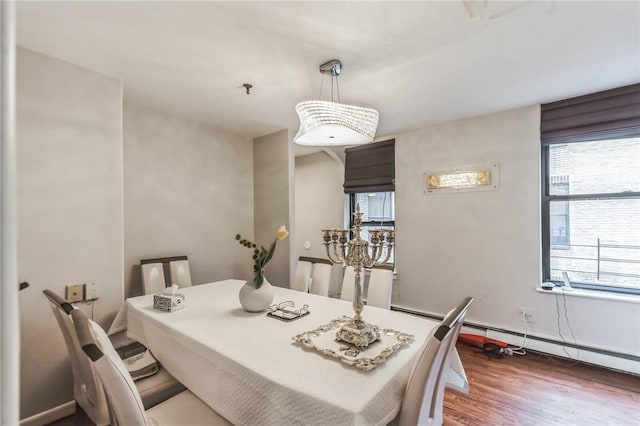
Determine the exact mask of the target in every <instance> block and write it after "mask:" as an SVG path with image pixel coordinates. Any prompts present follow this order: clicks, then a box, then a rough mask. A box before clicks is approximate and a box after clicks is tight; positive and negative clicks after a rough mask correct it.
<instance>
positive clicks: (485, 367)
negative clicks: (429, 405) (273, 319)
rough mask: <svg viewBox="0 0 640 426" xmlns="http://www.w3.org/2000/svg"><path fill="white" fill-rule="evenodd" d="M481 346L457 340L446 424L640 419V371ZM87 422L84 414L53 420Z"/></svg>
mask: <svg viewBox="0 0 640 426" xmlns="http://www.w3.org/2000/svg"><path fill="white" fill-rule="evenodd" d="M478 351H479V349H478V348H475V347H472V346H468V345H465V344H458V352H459V353H460V358H461V359H462V363H463V365H464V368H465V371H466V373H467V379H468V380H469V388H470V390H469V395H468V396H465V395H461V394H459V393H456V392H453V391H449V390H447V391H446V395H445V402H444V425H445V426H454V425H479V426H484V425H491V426H500V425H508V426H512V425H518V426H527V425H536V426H538V425H539V426H553V425H562V426H570V425H579V426H588V425H612V426H623V425H636V426H638V425H640V377H637V376H633V375H629V374H623V373H619V372H615V371H611V370H606V369H603V368H598V367H594V366H590V365H585V364H581V363H578V364H576V363H573V362H571V361H566V360H560V359H557V358H549V357H546V356H543V355H539V354H533V353H529V354H527V355H526V356H512V357H505V358H503V359H491V358H487V356H486V355H484V354H481V353H478ZM85 424H90V422H88V418H87V417H86V416H81V417H69V418H67V419H64V420H62V421H59V422H56V423H53V425H52V426H79V425H85ZM282 426H285V425H282Z"/></svg>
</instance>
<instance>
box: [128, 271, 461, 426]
mask: <svg viewBox="0 0 640 426" xmlns="http://www.w3.org/2000/svg"><path fill="white" fill-rule="evenodd" d="M243 284H244V281H240V280H226V281H220V282H216V283H210V284H203V285H197V286H193V287H188V288H184V289H180V292H181V293H184V294H185V296H186V302H185V305H186V307H185V308H184V309H183V310H181V311H177V312H173V313H163V312H158V311H155V310H153V307H152V305H153V296H152V295H147V296H140V297H136V298H132V299H129V300H128V302H127V306H128V308H127V311H128V312H127V322H128V334H129V336H130V337H131V338H133V339H135V340H138V341H140V342H142V343H143V344H145V345H146V346H147V347H149V348H150V349H151V351H152V352H153V355H154V356H155V357H156V358H157V359H158V360H159V361H160V362H161V363H162V365H163V366H164V367H165V368H166V369H167V370H168V371H169V372H170V373H171V374H172V375H174V376H175V377H176V378H177V379H178V380H179V381H181V382H182V383H183V384H184V385H185V386H186V387H187V388H188V389H189V390H191V391H192V392H193V393H194V394H196V395H197V396H198V397H199V398H200V399H202V400H203V401H204V402H206V403H207V404H209V405H210V406H211V407H212V408H214V409H215V410H216V411H217V412H219V413H220V414H221V415H223V416H224V417H226V418H227V419H228V420H229V421H231V422H233V423H234V424H236V425H262V426H266V425H297V424H300V425H314V424H317V425H329V424H330V425H369V424H371V425H374V424H386V423H387V422H388V421H390V420H392V419H393V417H394V416H395V415H396V413H397V412H398V410H399V408H400V404H401V401H402V397H403V394H404V390H405V386H406V383H407V380H408V377H409V374H410V371H411V367H412V363H413V360H414V358H415V356H416V354H417V352H418V351H419V350H420V348H421V346H422V344H423V343H424V341H425V339H426V337H427V335H428V334H429V332H430V331H431V329H432V328H433V327H435V326H436V325H437V322H435V321H430V320H427V319H424V318H420V317H416V316H412V315H408V314H403V313H399V312H392V311H389V310H386V309H380V308H376V307H369V306H368V307H365V310H364V312H363V318H364V319H365V320H366V321H367V322H371V323H373V324H376V325H378V326H380V327H383V328H392V329H396V330H399V331H402V332H405V333H409V334H413V335H414V336H415V337H416V340H415V342H414V343H412V344H411V345H409V346H408V347H405V348H403V349H401V350H400V351H399V352H398V353H397V354H395V355H393V356H391V358H389V359H388V361H387V362H386V363H385V364H384V365H383V366H381V367H378V368H377V369H375V370H373V371H370V372H365V371H362V370H358V369H356V368H355V367H350V366H347V365H344V364H343V363H341V362H339V361H338V360H335V359H331V358H327V357H324V356H322V355H320V354H319V353H317V352H315V351H311V350H309V349H303V348H301V347H300V346H298V345H297V344H294V343H293V341H292V339H291V338H292V337H293V336H295V335H297V334H299V333H302V332H305V331H309V330H312V329H315V328H316V327H318V326H320V325H323V324H327V323H329V322H330V321H331V320H332V319H335V318H338V317H340V316H342V315H349V316H352V315H353V309H352V305H351V303H350V302H346V301H342V300H337V299H330V298H327V297H322V296H316V295H313V294H306V293H301V292H297V291H293V290H289V289H284V288H279V287H274V290H275V299H274V303H279V302H283V301H285V300H292V301H294V302H295V305H296V306H302V305H303V304H305V303H306V304H308V305H309V310H310V311H311V314H310V315H307V316H305V317H303V318H300V319H298V320H295V321H292V322H283V321H280V320H277V319H275V318H270V317H267V316H266V315H265V314H264V313H260V314H251V313H247V312H244V311H243V310H242V309H241V307H240V304H239V302H238V292H239V290H240V287H241V286H242V285H243ZM452 358H453V359H454V360H453V361H452V363H451V365H452V371H454V372H457V374H454V375H453V376H452V377H456V378H457V379H458V380H461V382H460V384H461V390H465V387H466V377H465V376H464V370H463V369H462V366H461V364H460V360H459V358H458V356H457V354H455V356H453V357H452Z"/></svg>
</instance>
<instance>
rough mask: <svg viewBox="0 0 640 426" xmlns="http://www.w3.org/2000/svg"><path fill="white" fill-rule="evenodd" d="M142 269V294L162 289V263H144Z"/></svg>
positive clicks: (163, 285) (163, 286) (157, 291)
mask: <svg viewBox="0 0 640 426" xmlns="http://www.w3.org/2000/svg"><path fill="white" fill-rule="evenodd" d="M140 267H141V269H142V290H143V291H144V294H154V293H159V292H162V291H164V289H165V283H164V269H163V267H162V263H144V264H142V265H141V266H140Z"/></svg>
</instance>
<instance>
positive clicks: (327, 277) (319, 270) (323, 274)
mask: <svg viewBox="0 0 640 426" xmlns="http://www.w3.org/2000/svg"><path fill="white" fill-rule="evenodd" d="M330 285H331V265H330V264H327V263H314V265H313V272H312V273H311V290H310V293H313V294H318V295H320V296H329V287H330Z"/></svg>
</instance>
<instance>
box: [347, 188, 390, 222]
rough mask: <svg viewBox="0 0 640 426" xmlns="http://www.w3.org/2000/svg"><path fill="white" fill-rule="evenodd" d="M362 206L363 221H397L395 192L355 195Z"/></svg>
mask: <svg viewBox="0 0 640 426" xmlns="http://www.w3.org/2000/svg"><path fill="white" fill-rule="evenodd" d="M355 196H356V203H358V204H359V205H360V211H361V212H362V221H363V222H369V221H372V222H373V221H375V222H377V221H381V222H382V221H389V220H395V214H394V211H395V198H394V193H393V192H365V193H358V194H355Z"/></svg>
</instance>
